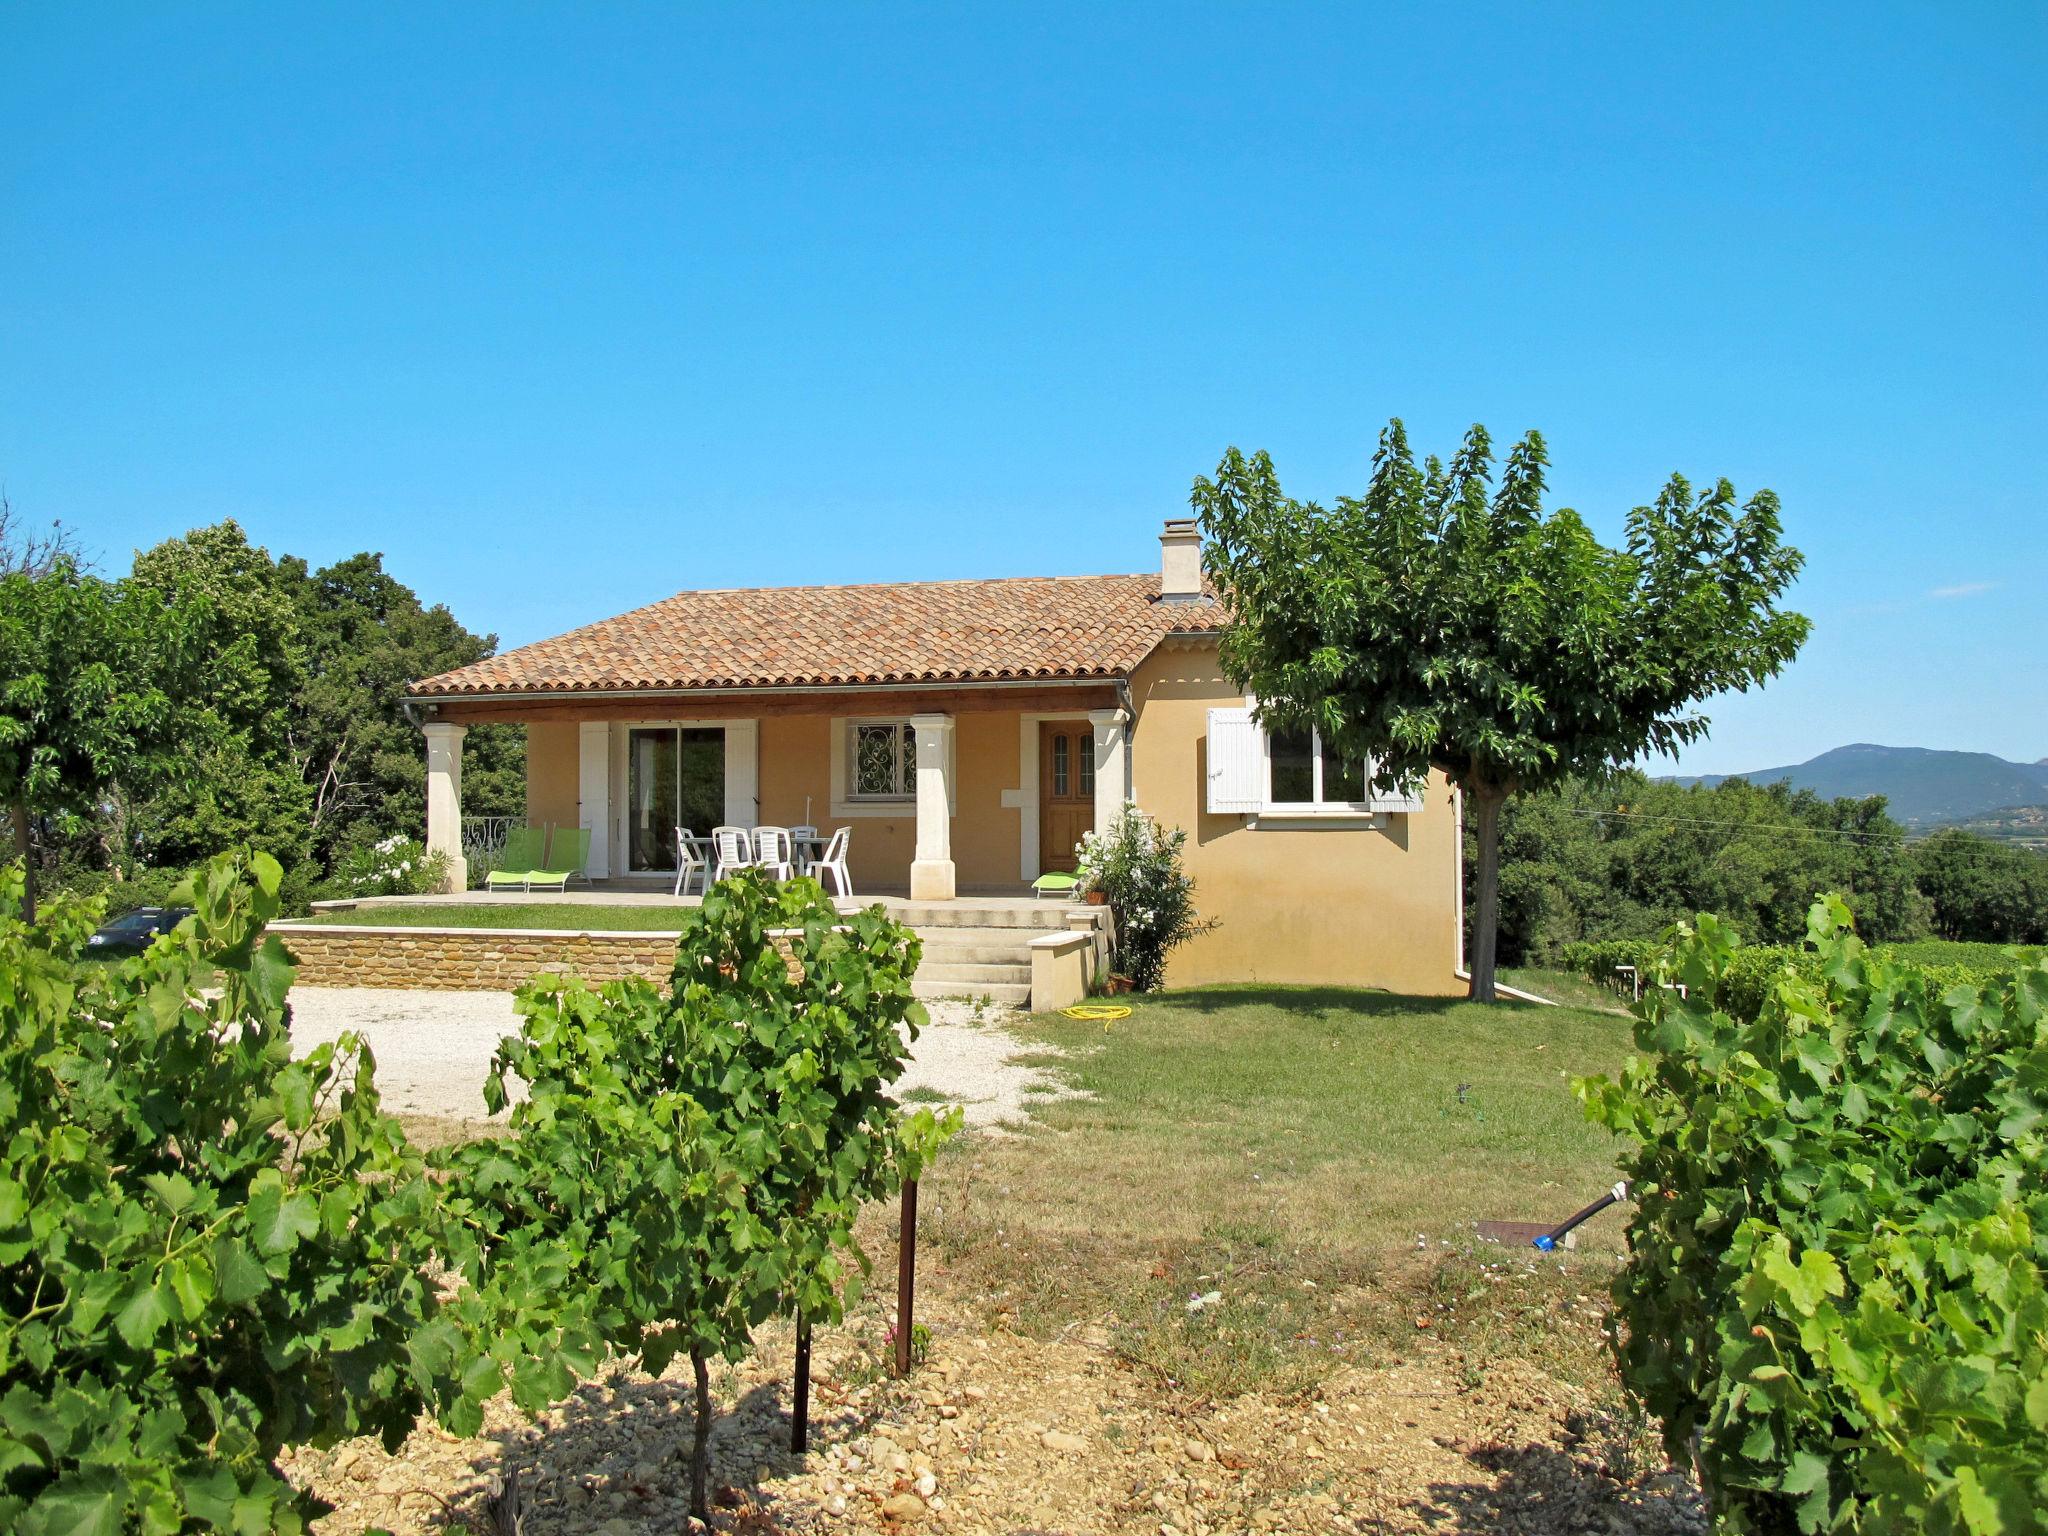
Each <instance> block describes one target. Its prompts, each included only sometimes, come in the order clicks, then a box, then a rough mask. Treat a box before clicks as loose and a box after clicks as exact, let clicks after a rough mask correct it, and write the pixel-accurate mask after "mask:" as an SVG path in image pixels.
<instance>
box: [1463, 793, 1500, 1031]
mask: <svg viewBox="0 0 2048 1536" xmlns="http://www.w3.org/2000/svg"><path fill="white" fill-rule="evenodd" d="M1471 799H1472V808H1473V811H1474V812H1475V815H1476V821H1475V825H1474V830H1475V831H1476V832H1477V834H1478V837H1479V870H1478V880H1477V885H1478V889H1477V890H1476V891H1475V892H1474V901H1473V904H1472V954H1471V956H1470V966H1471V971H1472V988H1471V991H1470V992H1468V993H1467V994H1466V995H1467V996H1469V997H1470V998H1471V999H1472V1001H1473V1002H1475V1003H1490V1002H1493V1001H1494V999H1495V993H1494V985H1493V956H1494V949H1495V947H1496V941H1497V939H1498V938H1499V935H1500V808H1501V805H1502V803H1503V802H1504V801H1506V799H1507V794H1506V793H1505V792H1504V791H1502V790H1499V789H1496V788H1494V787H1493V786H1491V785H1488V786H1486V787H1485V788H1482V789H1476V790H1473V791H1471Z"/></svg>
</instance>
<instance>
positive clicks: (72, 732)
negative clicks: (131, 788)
mask: <svg viewBox="0 0 2048 1536" xmlns="http://www.w3.org/2000/svg"><path fill="white" fill-rule="evenodd" d="M192 619H193V613H192V610H191V609H189V608H185V607H171V608H163V609H161V611H159V605H158V604H156V603H153V602H149V601H146V600H144V599H143V597H142V595H141V594H140V593H138V592H137V591H136V589H134V588H132V587H128V586H122V585H116V584H113V583H109V582H105V581H101V580H100V579H99V578H97V577H95V576H90V575H87V574H86V573H85V572H83V571H81V570H79V568H78V567H77V566H76V565H75V564H73V563H72V561H71V560H70V559H69V558H68V557H66V556H59V557H58V558H56V559H55V560H54V561H52V562H51V563H50V564H48V565H47V566H46V567H44V568H43V569H41V570H21V569H17V570H12V571H8V572H6V573H4V574H0V805H4V806H5V807H6V809H7V813H8V819H9V822H10V826H11V832H12V841H13V853H14V855H15V856H16V857H20V858H23V859H24V860H26V857H27V854H28V852H29V839H30V823H31V820H32V819H34V818H39V817H40V818H47V819H48V820H50V821H51V822H53V823H54V824H55V825H57V826H58V827H59V828H61V829H65V830H73V829H76V828H78V827H80V826H82V825H84V824H86V823H88V822H89V821H91V820H92V819H93V818H94V817H96V816H98V815H99V814H100V813H101V811H102V809H103V800H104V797H105V795H106V793H107V791H108V789H109V788H110V787H111V786H112V785H114V784H116V783H118V782H120V781H121V780H122V779H123V778H124V777H139V776H142V775H145V774H149V773H153V772H156V771H158V770H159V769H160V768H161V766H162V762H161V760H162V757H163V754H164V751H165V749H166V747H167V745H168V742H169V740H170V726H171V724H172V717H173V713H174V712H173V709H172V706H171V700H170V696H169V694H168V693H167V692H166V691H165V688H164V686H163V684H164V680H165V677H166V674H167V673H168V672H171V671H174V670H176V668H177V666H178V663H179V660H180V658H181V657H183V656H184V655H185V654H186V653H187V648H188V647H187V642H188V641H189V638H190V634H191V630H192ZM26 879H27V882H28V883H27V886H26V890H25V893H24V897H23V907H24V911H25V912H26V913H28V915H30V916H31V917H32V916H33V915H34V911H35V884H34V870H33V866H32V865H31V866H30V867H29V868H28V871H27V875H26Z"/></svg>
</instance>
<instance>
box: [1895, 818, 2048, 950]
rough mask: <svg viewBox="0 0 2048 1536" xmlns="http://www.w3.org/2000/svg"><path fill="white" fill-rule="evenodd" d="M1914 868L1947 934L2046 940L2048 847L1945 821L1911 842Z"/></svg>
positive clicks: (1996, 940)
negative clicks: (2006, 840) (2038, 848)
mask: <svg viewBox="0 0 2048 1536" xmlns="http://www.w3.org/2000/svg"><path fill="white" fill-rule="evenodd" d="M1913 869H1914V873H1915V875H1916V877H1917V878H1918V880H1919V882H1920V889H1921V890H1922V891H1924V892H1926V893H1927V896H1928V898H1929V900H1930V901H1931V902H1932V903H1933V907H1934V931H1935V932H1936V933H1938V934H1940V935H1941V936H1942V937H1943V938H1945V939H1974V940H1977V941H1979V942H1981V943H1989V944H2042V943H2048V853H2040V852H2036V851H2035V850H2033V849H2030V848H2021V847H2016V846H2014V845H2013V844H2011V843H2001V842H1997V841H1994V840H1993V839H1991V838H1988V837H1979V836H1977V835H1976V834H1975V833H1973V832H1965V831H1963V830H1962V829H1961V828H1959V827H1944V828H1943V829H1942V830H1941V831H1939V832H1936V833H1935V834H1934V835H1933V836H1932V837H1929V838H1926V839H1924V840H1922V841H1921V842H1918V843H1915V844H1914V845H1913Z"/></svg>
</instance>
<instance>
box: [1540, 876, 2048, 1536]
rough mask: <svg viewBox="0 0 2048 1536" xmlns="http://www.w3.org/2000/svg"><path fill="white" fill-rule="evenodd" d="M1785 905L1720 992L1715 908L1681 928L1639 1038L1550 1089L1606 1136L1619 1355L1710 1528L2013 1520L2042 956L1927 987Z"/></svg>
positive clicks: (2045, 979) (2032, 1406)
mask: <svg viewBox="0 0 2048 1536" xmlns="http://www.w3.org/2000/svg"><path fill="white" fill-rule="evenodd" d="M1807 930H1808V935H1809V944H1810V948H1809V950H1808V951H1807V958H1808V959H1809V960H1810V962H1811V963H1810V964H1808V965H1800V966H1787V965H1782V964H1780V965H1774V966H1773V968H1772V969H1771V971H1770V973H1769V975H1768V978H1767V984H1766V985H1765V986H1764V987H1763V989H1762V991H1763V996H1762V1000H1761V1003H1760V1005H1759V1006H1758V1007H1757V1009H1756V1010H1755V1013H1754V1016H1753V1017H1745V1016H1744V1015H1743V1014H1741V1013H1739V1012H1737V1011H1735V1010H1733V1009H1731V1008H1730V1007H1729V1006H1728V1003H1727V999H1726V994H1727V992H1728V991H1729V990H1730V982H1731V980H1736V981H1739V980H1741V978H1742V967H1741V964H1740V962H1741V957H1742V954H1743V951H1741V950H1739V949H1738V948H1736V946H1735V944H1734V942H1733V939H1732V936H1731V934H1730V933H1729V930H1728V928H1727V926H1726V925H1725V924H1723V923H1721V922H1719V921H1718V920H1717V919H1715V918H1714V917H1712V916H1711V915H1707V916H1702V917H1701V918H1700V919H1699V921H1698V925H1697V927H1696V928H1681V929H1680V930H1678V933H1677V937H1676V941H1675V942H1674V943H1673V944H1672V946H1671V947H1670V949H1669V951H1668V952H1667V953H1666V954H1665V955H1663V956H1661V957H1660V958H1659V960H1658V970H1659V972H1660V974H1663V975H1666V976H1668V977H1669V979H1671V980H1672V981H1675V982H1677V983H1680V984H1682V985H1683V986H1684V987H1685V989H1686V992H1685V995H1684V996H1681V995H1679V993H1678V992H1677V991H1676V990H1673V989H1670V988H1666V987H1657V988H1653V989H1651V990H1649V991H1646V992H1645V993H1644V994H1643V1000H1642V1002H1641V1003H1640V1004H1638V1005H1637V1007H1636V1010H1635V1012H1636V1019H1637V1023H1636V1043H1637V1044H1638V1045H1639V1046H1640V1047H1641V1048H1642V1049H1643V1051H1644V1052H1645V1053H1646V1054H1645V1055H1644V1056H1640V1057H1636V1058H1634V1059H1632V1060H1631V1061H1630V1062H1629V1064H1628V1066H1627V1067H1626V1068H1625V1069H1624V1070H1623V1071H1622V1073H1621V1074H1620V1077H1619V1080H1618V1081H1617V1080H1609V1079H1607V1078H1597V1077H1596V1078H1589V1079H1584V1080H1581V1081H1580V1082H1578V1083H1577V1084H1575V1085H1574V1086H1575V1088H1576V1090H1577V1092H1578V1093H1579V1095H1580V1097H1581V1099H1582V1100H1583V1101H1584V1102H1585V1104H1586V1107H1587V1110H1588V1113H1589V1114H1590V1115H1591V1117H1592V1118H1593V1119H1594V1120H1595V1121H1597V1122H1598V1123H1600V1124H1602V1125H1604V1126H1606V1127H1608V1128H1609V1129H1610V1130H1613V1131H1616V1132H1618V1133H1619V1134H1620V1135H1622V1136H1623V1137H1624V1138H1625V1139H1626V1140H1627V1141H1628V1142H1629V1143H1631V1144H1632V1145H1630V1146H1629V1148H1628V1150H1627V1151H1626V1152H1625V1153H1624V1155H1623V1159H1622V1166H1623V1170H1624V1171H1625V1172H1626V1173H1627V1174H1628V1176H1629V1178H1630V1180H1631V1181H1632V1183H1633V1184H1634V1189H1635V1195H1636V1200H1637V1202H1638V1203H1637V1205H1636V1211H1635V1216H1634V1219H1633V1221H1632V1222H1631V1223H1630V1226H1629V1261H1628V1265H1627V1267H1626V1268H1625V1269H1624V1270H1623V1271H1622V1272H1621V1274H1620V1275H1619V1276H1618V1277H1617V1279H1616V1281H1615V1285H1614V1296H1615V1301H1616V1303H1617V1306H1618V1310H1619V1313H1620V1317H1621V1321H1622V1322H1623V1324H1624V1325H1625V1326H1624V1328H1623V1331H1622V1332H1621V1334H1620V1335H1619V1336H1618V1338H1617V1340H1616V1347H1617V1353H1618V1356H1619V1362H1620V1366H1621V1372H1622V1376H1623V1378H1624V1379H1625V1380H1626V1381H1627V1383H1628V1384H1629V1386H1630V1387H1631V1389H1633V1390H1634V1391H1635V1392H1636V1393H1637V1394H1638V1395H1639V1396H1640V1397H1641V1399H1642V1401H1643V1404H1644V1406H1645V1407H1647V1408H1648V1409H1650V1411H1651V1412H1653V1413H1655V1414H1656V1415H1657V1416H1658V1417H1659V1418H1661V1419H1662V1420H1663V1423H1664V1436H1665V1443H1666V1446H1667V1448H1668V1449H1669V1450H1670V1451H1671V1453H1672V1454H1673V1455H1674V1456H1685V1455H1687V1454H1692V1455H1694V1456H1695V1457H1696V1458H1697V1464H1698V1466H1699V1469H1700V1473H1701V1478H1702V1481H1703V1483H1704V1484H1705V1487H1706V1491H1707V1493H1708V1495H1709V1497H1710V1498H1711V1500H1712V1502H1713V1507H1714V1513H1715V1517H1716V1520H1717V1522H1718V1528H1719V1529H1722V1530H1726V1531H1735V1532H1774V1531H1791V1530H1795V1529H1797V1530H1800V1531H1844V1532H1878V1531H1928V1532H1936V1533H1944V1536H1945V1533H1950V1532H1970V1533H1973V1536H1977V1533H1981V1536H1989V1533H1992V1532H2001V1531H2002V1532H2019V1531H2039V1530H2041V1529H2042V1528H2043V1521H2042V1516H2041V1512H2042V1510H2043V1509H2048V1256H2044V1255H2048V1249H2044V1244H2048V1137H2044V1135H2043V1127H2044V1126H2048V965H2044V964H2043V963H2042V962H2041V961H2039V960H2038V959H2036V960H2019V961H2017V962H2016V965H2015V969H2014V974H2012V975H2010V976H2008V977H2005V978H2002V979H1999V980H1996V981H1991V982H1988V983H1973V982H1963V983H1958V984H1953V985H1944V984H1942V983H1940V982H1938V981H1936V980H1935V979H1934V978H1933V976H1932V974H1931V971H1930V969H1929V968H1927V967H1922V966H1916V965H1912V964H1909V963H1903V962H1897V961H1893V960H1891V959H1889V958H1887V957H1886V956H1885V955H1884V954H1882V953H1881V952H1879V951H1874V950H1869V949H1866V948H1865V947H1864V946H1863V945H1862V943H1861V942H1860V941H1859V940H1857V939H1856V937H1855V936H1854V935H1853V934H1852V933H1850V931H1849V914H1848V912H1847V910H1846V909H1845V908H1844V907H1843V905H1842V903H1841V901H1840V900H1839V899H1838V898H1835V897H1828V898H1824V899H1823V900H1821V901H1819V902H1817V903H1815V905H1814V908H1813V912H1812V914H1811V915H1810V916H1809V917H1808V919H1807Z"/></svg>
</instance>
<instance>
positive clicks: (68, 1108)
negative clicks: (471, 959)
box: [0, 853, 448, 1536]
mask: <svg viewBox="0 0 2048 1536" xmlns="http://www.w3.org/2000/svg"><path fill="white" fill-rule="evenodd" d="M279 881H280V870H279V868H278V865H277V863H276V862H275V861H274V860H272V859H271V858H269V857H268V856H267V855H264V854H260V853H259V854H256V855H254V856H253V857H250V858H247V859H244V860H234V859H229V858H219V859H215V860H213V861H211V862H210V863H208V864H206V865H204V866H202V867H201V868H200V869H199V870H198V871H197V872H196V873H195V875H194V878H193V881H192V883H191V885H190V887H189V888H188V889H186V890H183V891H180V892H178V893H177V898H178V899H179V900H180V901H185V902H189V903H190V904H191V905H192V906H194V908H195V909H196V910H195V914H194V916H193V917H192V918H190V919H188V920H187V921H186V922H185V923H184V924H182V925H181V926H180V927H179V929H178V931H177V932H176V933H175V934H171V935H167V936H165V937H164V938H161V939H159V940H157V942H156V943H155V944H154V945H153V946H152V947H151V948H150V949H149V950H148V951H147V952H146V953H144V954H142V955H140V956H137V957H135V958H133V959H130V960H126V961H123V962H120V963H118V964H114V965H103V964H87V963H84V962H83V961H82V960H81V955H82V953H83V950H84V944H85V940H86V938H87V937H88V936H89V935H90V934H91V932H92V930H93V928H94V927H95V926H96V924H97V922H98V919H99V908H98V907H97V905H96V904H90V903H85V902H80V901H76V900H72V899H69V898H60V899H58V900H56V901H54V902H52V903H50V904H49V905H48V906H47V908H46V909H45V911H44V913H43V918H42V921H41V922H40V923H38V924H36V925H33V926H31V925H27V924H24V923H23V922H22V921H21V920H20V918H19V911H20V899H21V894H22V876H21V871H20V866H19V865H16V866H14V867H12V868H10V869H0V1529H4V1530H10V1531H21V1532H24V1533H27V1536H58V1533H65V1536H69V1533H73V1532H78V1533H91V1536H99V1533H108V1536H112V1533H116V1532H121V1531H132V1530H141V1531H145V1532H178V1531H199V1530H228V1531H237V1532H266V1531H299V1530H303V1529H304V1523H305V1520H306V1518H307V1517H308V1515H309V1513H311V1511H310V1510H309V1508H308V1505H307V1502H306V1501H305V1499H304V1498H303V1497H302V1496H301V1495H299V1494H297V1493H296V1492H294V1490H293V1489H292V1488H291V1487H290V1486H289V1485H287V1483H286V1482H285V1480H284V1479H283V1478H282V1477H281V1476H280V1475H279V1473H278V1471H277V1468H276V1465H275V1457H276V1456H277V1454H278V1452H279V1451H280V1450H281V1449H282V1448H283V1447H285V1446H287V1445H292V1444H302V1443H313V1444H325V1443H330V1442H332V1441H334V1440H337V1439H340V1438H342V1437H344V1436H350V1435H360V1434H366V1433H381V1434H382V1435H383V1437H384V1439H385V1441H386V1443H387V1444H390V1445H393V1446H395V1445H396V1443H397V1441H398V1440H399V1439H400V1438H401V1437H402V1436H403V1435H404V1434H405V1432H406V1431H407V1430H408V1429H409V1428H410V1427H411V1426H412V1424H413V1422H414V1417H415V1415H416V1413H417V1412H418V1411H419V1409H420V1408H421V1406H422V1405H423V1403H424V1402H425V1400H426V1399H427V1398H428V1397H429V1396H438V1395H439V1394H440V1393H441V1391H442V1390H443V1389H444V1388H445V1387H446V1386H447V1385H448V1384H447V1383H446V1382H444V1381H441V1380H437V1378H436V1376H435V1373H434V1371H433V1370H432V1369H431V1368H428V1367H425V1366H423V1364H422V1362H421V1361H420V1360H419V1359H417V1358H416V1357H415V1356H414V1355H413V1353H412V1352H411V1349H410V1345H411V1342H412V1340H413V1338H414V1336H415V1334H416V1331H417V1330H419V1329H421V1328H422V1327H423V1326H425V1325H427V1324H429V1323H430V1322H431V1321H432V1320H433V1318H434V1315H435V1311H436V1298H435V1293H434V1290H433V1288H432V1287H431V1286H430V1284H429V1283H428V1281H427V1279H426V1278H425V1275H426V1270H427V1265H428V1262H429V1259H430V1256H431V1253H432V1249H433V1242H434V1239H433V1233H434V1227H435V1195H434V1189H433V1185H432V1184H431V1182H430V1181H429V1179H428V1177H427V1175H426V1170H425V1169H424V1167H423V1165H422V1163H421V1161H420V1159H419V1158H418V1157H417V1156H415V1155H414V1153H413V1152H412V1151H411V1149H409V1148H408V1146H407V1144H406V1141H405V1138H404V1136H403V1134H402V1133H401V1131H400V1130H399V1127H398V1125H397V1123H396V1122H395V1121H393V1120H392V1119H390V1118H389V1117H387V1116H386V1115H384V1114H382V1113H381V1112H380V1111H379V1109H378V1105H377V1093H376V1088H375V1081H374V1071H373V1063H372V1061H371V1058H370V1053H369V1050H368V1049H367V1047H364V1046H362V1045H361V1044H359V1043H357V1042H355V1041H352V1040H350V1039H347V1038H344V1040H343V1041H342V1042H341V1043H340V1044H338V1045H323V1046H321V1047H319V1048H318V1049H316V1050H314V1051H313V1052H312V1053H311V1054H310V1055H309V1056H308V1057H306V1058H305V1059H304V1060H301V1061H298V1062H294V1061H293V1060H292V1059H291V1047H290V1041H289V1039H288V1036H287V1032H286V1010H285V998H286V989H287V988H288V987H289V986H290V984H291V978H292V967H291V964H290V961H289V960H288V958H287V957H286V955H285V953H284V950H283V949H282V947H281V946H280V945H279V944H278V942H277V940H276V939H274V938H267V937H265V936H264V933H263V929H264V925H265V923H266V922H268V921H269V919H270V918H271V917H273V916H274V915H275V914H276V912H277V908H278V899H279V898H278V887H279Z"/></svg>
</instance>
